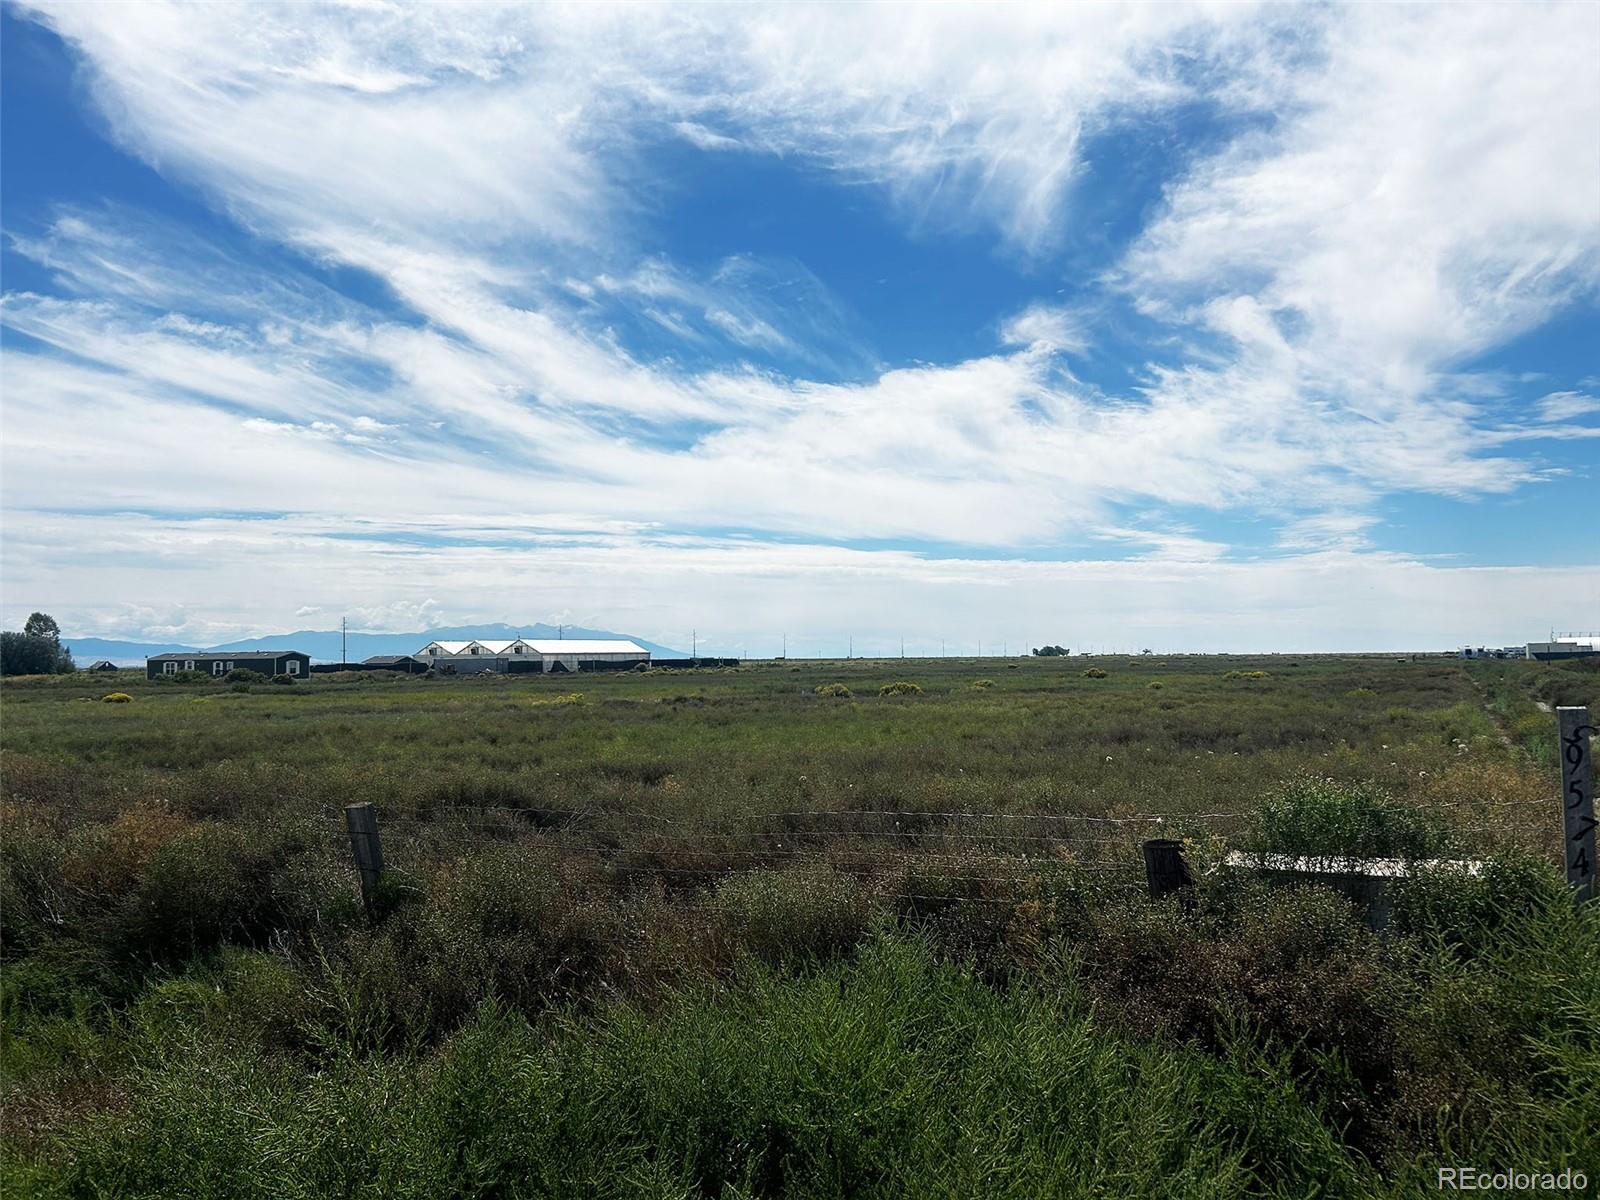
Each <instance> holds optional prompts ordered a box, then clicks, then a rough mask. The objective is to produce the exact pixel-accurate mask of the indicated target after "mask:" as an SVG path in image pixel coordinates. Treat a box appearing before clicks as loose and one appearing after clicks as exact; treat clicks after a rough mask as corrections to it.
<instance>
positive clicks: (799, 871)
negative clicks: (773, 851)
mask: <svg viewBox="0 0 1600 1200" xmlns="http://www.w3.org/2000/svg"><path fill="white" fill-rule="evenodd" d="M716 904H717V909H718V911H719V913H720V914H721V916H722V918H723V920H725V921H726V922H727V923H728V926H729V928H730V930H731V932H732V934H733V937H734V940H735V943H736V944H737V945H738V946H739V947H740V948H742V949H744V950H746V951H748V952H749V953H751V954H753V955H755V956H756V957H757V958H760V959H762V960H763V961H765V962H769V963H783V962H789V961H792V960H795V959H824V958H830V957H834V956H836V955H839V954H842V953H844V952H845V951H846V950H849V949H850V948H851V947H853V946H855V945H856V944H857V943H858V942H860V941H861V940H862V939H863V938H864V937H865V936H866V934H867V928H868V914H869V911H870V910H869V906H868V904H867V898H866V897H865V896H864V895H863V894H862V891H861V887H860V884H859V883H857V881H856V880H855V879H853V878H852V877H850V876H848V875H844V874H841V873H840V872H838V871H835V870H834V869H833V868H831V867H829V866H827V865H825V864H811V865H806V866H800V867H795V868H792V869H790V870H784V871H770V872H769V871H751V872H747V873H745V874H742V875H739V876H736V877H734V878H733V879H730V880H729V881H728V882H727V883H724V884H723V885H722V886H721V887H719V888H718V889H717V899H716Z"/></svg>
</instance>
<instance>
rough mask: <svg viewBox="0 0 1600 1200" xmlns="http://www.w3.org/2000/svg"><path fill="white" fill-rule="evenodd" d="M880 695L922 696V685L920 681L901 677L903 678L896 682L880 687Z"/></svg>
mask: <svg viewBox="0 0 1600 1200" xmlns="http://www.w3.org/2000/svg"><path fill="white" fill-rule="evenodd" d="M878 695H880V696H920V695H922V685H921V684H920V683H912V682H911V681H910V680H908V679H901V680H897V681H896V682H894V683H886V684H884V685H883V686H882V687H881V688H879V689H878Z"/></svg>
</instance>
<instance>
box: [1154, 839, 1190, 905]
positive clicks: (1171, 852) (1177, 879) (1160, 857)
mask: <svg viewBox="0 0 1600 1200" xmlns="http://www.w3.org/2000/svg"><path fill="white" fill-rule="evenodd" d="M1144 877H1145V881H1146V882H1147V883H1148V884H1149V885H1150V896H1151V898H1152V899H1159V898H1160V897H1162V896H1169V895H1171V894H1172V893H1173V892H1177V891H1181V890H1182V889H1184V888H1192V887H1193V886H1194V876H1193V875H1190V874H1189V865H1188V864H1187V863H1186V862H1184V861H1183V843H1182V842H1177V841H1173V840H1172V839H1171V838H1151V839H1149V840H1148V841H1146V842H1145V844H1144Z"/></svg>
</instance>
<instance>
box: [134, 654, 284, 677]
mask: <svg viewBox="0 0 1600 1200" xmlns="http://www.w3.org/2000/svg"><path fill="white" fill-rule="evenodd" d="M235 667H245V668H247V669H249V670H251V671H260V672H261V674H263V675H289V676H293V677H295V678H301V677H304V676H306V675H309V674H310V673H311V656H310V655H309V654H302V653H301V652H300V651H298V650H225V651H216V652H213V653H204V654H203V653H201V652H200V651H198V650H197V651H194V652H193V653H184V654H157V655H155V656H154V657H151V658H147V659H145V660H144V674H145V678H146V679H160V678H161V677H162V676H163V675H176V674H177V673H178V672H179V671H204V672H205V673H206V674H207V675H215V676H218V677H219V678H220V677H221V676H223V675H226V674H227V673H228V672H229V671H231V670H233V669H234V668H235Z"/></svg>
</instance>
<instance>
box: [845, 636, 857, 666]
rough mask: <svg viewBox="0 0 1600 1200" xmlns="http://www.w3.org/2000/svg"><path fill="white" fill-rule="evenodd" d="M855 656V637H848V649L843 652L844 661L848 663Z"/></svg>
mask: <svg viewBox="0 0 1600 1200" xmlns="http://www.w3.org/2000/svg"><path fill="white" fill-rule="evenodd" d="M855 656H856V635H855V634H853V633H852V634H851V635H850V648H849V649H848V650H846V651H845V652H844V657H845V661H846V662H849V661H850V660H851V659H852V658H854V657H855Z"/></svg>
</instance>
